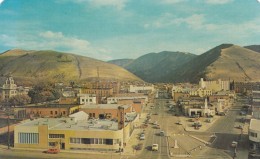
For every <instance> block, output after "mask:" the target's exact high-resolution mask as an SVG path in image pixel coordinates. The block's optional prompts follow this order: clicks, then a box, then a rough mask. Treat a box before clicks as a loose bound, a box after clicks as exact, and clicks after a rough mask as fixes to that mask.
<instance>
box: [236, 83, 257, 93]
mask: <svg viewBox="0 0 260 159" xmlns="http://www.w3.org/2000/svg"><path fill="white" fill-rule="evenodd" d="M234 90H235V92H236V93H246V94H251V92H252V91H253V90H259V91H260V82H234Z"/></svg>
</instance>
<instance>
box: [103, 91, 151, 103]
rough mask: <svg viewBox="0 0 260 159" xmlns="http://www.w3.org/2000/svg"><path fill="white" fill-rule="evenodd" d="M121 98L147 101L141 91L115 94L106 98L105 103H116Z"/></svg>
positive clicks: (146, 97)
mask: <svg viewBox="0 0 260 159" xmlns="http://www.w3.org/2000/svg"><path fill="white" fill-rule="evenodd" d="M122 100H143V101H144V102H145V103H147V102H148V96H147V95H144V94H142V93H125V94H116V95H114V96H112V97H108V98H107V104H113V103H114V104H116V103H118V102H119V101H122Z"/></svg>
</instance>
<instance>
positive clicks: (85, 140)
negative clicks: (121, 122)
mask: <svg viewBox="0 0 260 159" xmlns="http://www.w3.org/2000/svg"><path fill="white" fill-rule="evenodd" d="M70 143H71V144H102V145H113V144H119V139H100V138H70Z"/></svg>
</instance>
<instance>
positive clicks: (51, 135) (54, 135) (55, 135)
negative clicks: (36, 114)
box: [49, 134, 65, 139]
mask: <svg viewBox="0 0 260 159" xmlns="http://www.w3.org/2000/svg"><path fill="white" fill-rule="evenodd" d="M49 138H56V139H60V138H62V139H64V138H65V135H64V134H49Z"/></svg>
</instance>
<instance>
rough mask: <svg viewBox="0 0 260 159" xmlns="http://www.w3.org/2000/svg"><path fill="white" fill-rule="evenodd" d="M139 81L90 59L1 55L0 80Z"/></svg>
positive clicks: (30, 53)
mask: <svg viewBox="0 0 260 159" xmlns="http://www.w3.org/2000/svg"><path fill="white" fill-rule="evenodd" d="M97 70H99V76H100V78H101V79H114V80H119V81H121V80H127V81H128V80H129V81H135V80H140V79H139V78H138V77H136V76H135V75H133V74H132V73H130V72H128V71H127V70H125V69H123V68H121V67H119V66H116V65H113V64H109V63H106V62H103V61H100V60H96V59H93V58H89V57H84V56H79V55H74V54H70V53H61V52H55V51H25V50H9V51H7V52H4V53H2V54H0V76H2V77H3V76H5V75H8V74H11V75H12V76H14V77H15V78H16V79H18V80H21V81H24V82H25V81H37V80H47V81H53V82H56V81H57V82H58V81H70V80H74V81H82V80H91V79H93V78H97Z"/></svg>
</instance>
